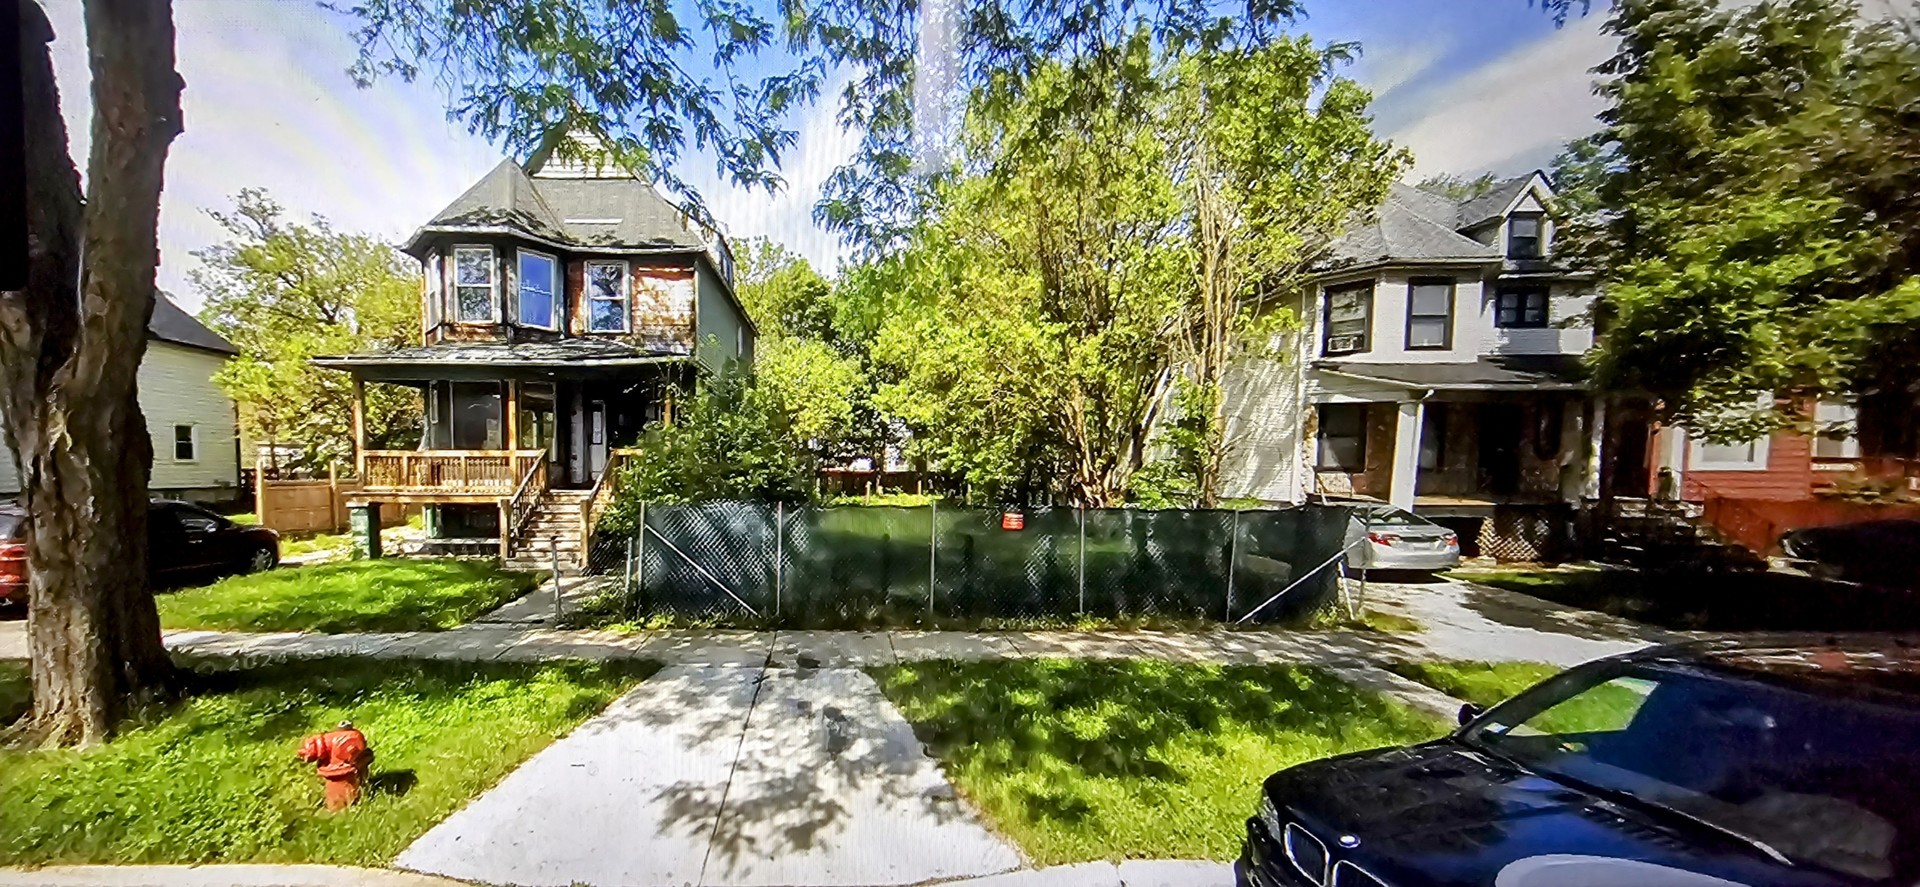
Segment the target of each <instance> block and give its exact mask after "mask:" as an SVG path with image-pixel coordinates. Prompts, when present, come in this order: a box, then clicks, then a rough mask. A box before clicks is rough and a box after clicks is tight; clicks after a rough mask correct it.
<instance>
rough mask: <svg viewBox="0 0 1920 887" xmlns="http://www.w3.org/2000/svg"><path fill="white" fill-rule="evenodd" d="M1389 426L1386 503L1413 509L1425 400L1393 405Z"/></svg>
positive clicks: (1418, 473)
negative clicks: (1389, 473) (1389, 471)
mask: <svg viewBox="0 0 1920 887" xmlns="http://www.w3.org/2000/svg"><path fill="white" fill-rule="evenodd" d="M1395 406H1396V407H1398V410H1397V411H1396V413H1395V415H1394V425H1393V479H1392V484H1391V486H1390V487H1389V488H1388V490H1389V492H1388V494H1387V502H1388V503H1390V504H1392V505H1393V506H1394V507H1396V508H1404V509H1406V510H1408V511H1412V510H1413V490H1414V486H1415V483H1416V482H1417V481H1418V480H1419V477H1420V426H1421V425H1422V424H1423V422H1424V420H1425V419H1426V413H1427V404H1426V402H1425V401H1419V400H1408V401H1401V402H1400V403H1398V404H1396V405H1395Z"/></svg>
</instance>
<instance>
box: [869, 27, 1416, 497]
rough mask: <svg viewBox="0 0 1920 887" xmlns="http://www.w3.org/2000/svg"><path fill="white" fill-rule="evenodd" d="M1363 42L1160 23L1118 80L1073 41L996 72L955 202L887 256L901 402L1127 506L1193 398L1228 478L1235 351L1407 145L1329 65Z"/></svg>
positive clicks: (989, 454)
mask: <svg viewBox="0 0 1920 887" xmlns="http://www.w3.org/2000/svg"><path fill="white" fill-rule="evenodd" d="M1344 52H1345V49H1344V48H1341V47H1325V48H1316V47H1315V46H1313V45H1312V44H1311V43H1310V42H1308V41H1305V40H1300V41H1279V42H1274V43H1271V44H1268V45H1266V46H1264V47H1262V48H1259V49H1244V50H1233V51H1214V52H1191V53H1175V52H1168V51H1166V50H1164V49H1163V48H1161V47H1156V46H1154V45H1153V44H1152V42H1151V41H1150V40H1149V39H1147V37H1146V36H1145V35H1144V34H1143V35H1141V37H1140V39H1138V40H1136V41H1134V42H1133V43H1131V44H1129V45H1127V46H1126V47H1124V48H1123V49H1121V50H1118V53H1119V54H1120V55H1121V56H1122V57H1121V58H1116V59H1111V60H1108V61H1107V62H1105V63H1104V68H1105V69H1106V70H1108V71H1110V72H1112V73H1114V74H1115V75H1116V76H1114V77H1113V78H1112V79H1111V80H1108V81H1106V82H1105V85H1104V87H1103V89H1104V91H1102V92H1090V91H1089V87H1088V84H1087V83H1085V82H1084V81H1083V80H1082V79H1081V75H1080V73H1079V71H1078V70H1077V69H1076V68H1074V67H1072V66H1069V65H1064V64H1062V65H1054V66H1051V67H1049V68H1047V69H1044V70H1042V71H1040V72H1038V73H1037V74H1036V75H1035V76H1033V77H1031V78H1029V79H1028V80H1026V81H1025V82H1024V84H1018V83H1013V82H1010V81H1009V82H1006V83H1002V84H996V85H995V87H994V88H991V89H986V90H981V91H980V92H979V93H977V94H976V100H975V106H974V108H973V110H972V112H971V118H970V122H969V126H968V130H967V132H968V137H967V141H966V143H965V147H966V150H967V154H966V155H965V156H964V157H963V158H962V160H961V163H960V169H959V170H958V171H957V172H956V174H955V177H954V178H953V179H952V180H951V181H950V182H948V183H945V184H942V185H939V186H938V187H937V191H936V195H937V198H938V200H939V203H938V207H937V211H936V212H935V213H934V217H933V218H934V220H933V221H930V222H927V223H925V224H923V225H921V226H920V227H919V228H917V229H916V230H915V232H914V234H913V235H912V236H911V238H910V239H909V246H908V247H907V249H905V250H904V251H902V252H901V253H900V254H898V255H896V256H891V257H888V258H887V259H885V260H882V261H879V262H875V263H872V265H873V266H874V267H875V268H876V269H877V270H876V271H873V272H871V274H870V276H871V277H874V278H877V279H879V280H881V281H884V282H885V285H887V286H892V287H895V288H897V289H899V290H901V291H903V292H905V293H906V294H907V295H906V300H907V303H908V304H907V305H906V306H903V307H902V308H900V309H898V310H894V311H892V312H890V315H891V317H892V320H891V321H890V322H889V323H887V324H886V326H885V327H884V330H883V333H882V334H881V336H880V337H879V341H880V344H879V345H877V346H876V354H877V355H879V357H880V359H881V362H882V363H883V364H884V365H886V366H888V367H889V368H890V369H891V376H890V378H889V381H888V382H887V383H886V384H883V385H882V386H881V390H880V395H879V400H880V403H881V405H882V408H883V410H885V411H887V412H889V413H890V414H892V415H894V416H896V417H898V418H900V419H902V420H903V421H904V422H905V423H906V425H907V426H908V427H909V428H910V429H911V430H912V432H913V441H914V443H915V444H916V446H918V447H920V448H921V450H922V451H923V452H924V453H926V454H927V455H929V456H932V457H934V459H935V461H936V462H937V463H938V464H940V465H941V466H942V467H944V468H948V469H950V470H955V471H957V472H959V473H961V474H963V475H964V476H966V477H967V479H968V480H969V481H970V482H971V483H972V485H973V486H974V487H975V488H976V489H979V490H982V491H986V492H987V493H988V494H989V495H995V494H996V493H999V494H1004V491H1007V490H1018V489H1022V488H1032V487H1035V486H1049V485H1050V484H1048V483H1047V480H1049V479H1051V478H1053V477H1061V476H1063V477H1064V481H1063V482H1062V483H1061V485H1060V486H1061V490H1060V491H1061V492H1063V493H1064V494H1065V495H1067V496H1068V497H1069V498H1071V499H1072V500H1073V501H1075V502H1078V503H1080V504H1084V505H1089V506H1109V505H1115V504H1119V502H1121V501H1122V500H1123V499H1124V498H1125V497H1126V495H1127V493H1128V490H1129V488H1130V486H1131V484H1130V481H1131V479H1132V477H1133V475H1134V473H1135V472H1136V471H1138V470H1139V469H1140V468H1141V467H1142V465H1143V464H1144V463H1145V461H1146V459H1147V456H1148V453H1149V449H1150V447H1149V442H1150V438H1151V437H1152V435H1153V434H1154V433H1155V430H1156V429H1157V428H1159V427H1160V425H1161V421H1162V420H1163V419H1164V418H1166V417H1167V406H1168V405H1169V402H1170V401H1176V402H1177V405H1178V407H1179V409H1178V411H1177V418H1178V422H1177V423H1176V424H1175V425H1173V426H1169V429H1168V430H1170V431H1171V430H1176V429H1182V428H1184V429H1186V430H1190V431H1193V432H1194V434H1193V435H1192V436H1191V437H1173V438H1169V442H1174V441H1182V440H1191V441H1194V442H1195V445H1197V446H1199V447H1200V448H1201V451H1200V452H1198V453H1196V454H1194V455H1193V457H1192V459H1191V460H1190V463H1191V464H1192V465H1193V466H1195V471H1196V473H1197V476H1196V477H1195V478H1194V479H1193V488H1194V489H1195V490H1197V491H1199V496H1200V498H1202V499H1203V500H1204V501H1212V499H1213V497H1214V496H1215V495H1217V487H1218V479H1219V475H1220V468H1221V465H1222V463H1223V461H1224V459H1225V457H1226V454H1227V451H1228V448H1229V447H1228V441H1227V440H1226V437H1225V433H1224V427H1225V417H1224V416H1223V415H1222V414H1221V411H1222V410H1223V409H1224V407H1223V399H1222V398H1221V396H1220V391H1221V387H1222V385H1223V384H1224V379H1225V376H1226V374H1227V372H1228V371H1229V368H1230V367H1231V366H1232V365H1233V363H1234V362H1235V361H1236V360H1238V359H1240V358H1242V357H1245V356H1247V355H1249V354H1251V353H1254V352H1256V351H1258V350H1260V349H1261V348H1262V347H1263V346H1264V345H1265V344H1266V342H1267V341H1268V340H1269V339H1270V338H1271V336H1270V334H1271V333H1272V332H1273V331H1274V329H1275V328H1276V327H1277V326H1279V325H1281V324H1283V323H1284V322H1285V321H1286V319H1287V314H1286V313H1285V312H1284V311H1279V310H1276V309H1275V306H1274V303H1275V302H1276V301H1278V299H1279V297H1280V296H1281V295H1282V294H1284V293H1287V292H1289V291H1290V290H1291V289H1292V288H1293V287H1296V286H1297V285H1298V283H1299V279H1300V275H1301V274H1302V273H1304V271H1305V270H1306V268H1307V266H1308V264H1309V263H1310V262H1311V261H1312V260H1313V259H1314V258H1316V257H1317V256H1318V255H1320V253H1321V252H1322V251H1323V250H1324V249H1325V247H1326V245H1327V244H1328V242H1330V241H1331V240H1332V238H1333V236H1334V235H1335V234H1337V232H1338V229H1339V227H1340V225H1341V224H1343V223H1344V221H1345V219H1346V217H1347V216H1348V215H1349V214H1350V213H1351V212H1352V211H1353V210H1354V209H1356V208H1360V207H1365V206H1369V205H1371V204H1373V203H1375V202H1377V201H1378V199H1379V198H1380V196H1381V195H1382V194H1383V193H1384V191H1385V189H1386V187H1387V183H1388V182H1389V181H1391V179H1392V177H1393V175H1394V174H1395V172H1397V170H1398V165H1397V164H1398V163H1399V162H1401V155H1400V154H1399V153H1398V152H1396V151H1394V150H1393V149H1392V148H1390V147H1389V146H1386V145H1384V144H1382V143H1379V142H1378V141H1376V140H1375V139H1374V138H1373V137H1372V135H1371V133H1370V132H1369V130H1368V126H1367V118H1366V116H1365V108H1366V105H1367V102H1368V97H1367V95H1366V93H1365V91H1364V90H1360V89H1359V88H1358V87H1357V86H1355V85H1354V84H1352V83H1350V82H1347V81H1344V80H1339V79H1337V78H1332V77H1330V76H1329V75H1328V74H1327V72H1328V70H1329V66H1330V65H1331V64H1332V63H1333V62H1334V61H1335V60H1337V58H1338V57H1340V56H1342V55H1343V54H1344ZM861 276H862V275H861V274H853V275H850V277H853V278H854V279H856V280H858V279H860V277H861ZM882 288H884V287H882ZM1176 389H1178V393H1177V396H1176ZM1056 471H1057V472H1058V473H1057V474H1056ZM1035 478H1038V479H1040V483H1038V484H1036V483H1034V479H1035ZM1015 498H1019V496H1015Z"/></svg>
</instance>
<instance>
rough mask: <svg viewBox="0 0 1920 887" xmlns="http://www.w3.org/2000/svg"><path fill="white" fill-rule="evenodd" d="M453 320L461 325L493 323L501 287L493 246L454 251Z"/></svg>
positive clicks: (462, 248) (495, 318)
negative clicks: (497, 295)
mask: <svg viewBox="0 0 1920 887" xmlns="http://www.w3.org/2000/svg"><path fill="white" fill-rule="evenodd" d="M453 284H454V286H453V301H454V308H453V319H454V320H456V321H458V322H460V323H493V322H494V321H495V320H497V319H498V318H497V317H495V315H494V312H493V306H494V303H495V302H496V301H498V300H497V299H496V298H495V294H496V290H497V289H498V288H499V285H500V278H499V276H498V270H497V269H495V268H494V265H493V247H490V246H456V247H454V248H453Z"/></svg>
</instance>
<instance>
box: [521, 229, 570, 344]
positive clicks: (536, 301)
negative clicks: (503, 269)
mask: <svg viewBox="0 0 1920 887" xmlns="http://www.w3.org/2000/svg"><path fill="white" fill-rule="evenodd" d="M559 291H560V262H559V261H558V260H557V259H555V258H554V257H553V256H550V255H547V254H546V253H536V252H533V251H531V250H524V249H523V250H521V251H520V325H521V326H531V327H538V328H540V329H543V330H550V329H556V328H558V324H556V323H555V322H554V314H555V310H554V309H555V304H554V294H555V293H557V292H559Z"/></svg>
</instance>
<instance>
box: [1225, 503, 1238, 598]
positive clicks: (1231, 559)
mask: <svg viewBox="0 0 1920 887" xmlns="http://www.w3.org/2000/svg"><path fill="white" fill-rule="evenodd" d="M1239 564H1240V509H1238V508H1235V509H1234V510H1233V529H1232V530H1229V531H1228V532H1227V612H1226V616H1225V617H1223V621H1226V622H1232V621H1233V574H1234V568H1235V567H1237V566H1239Z"/></svg>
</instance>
